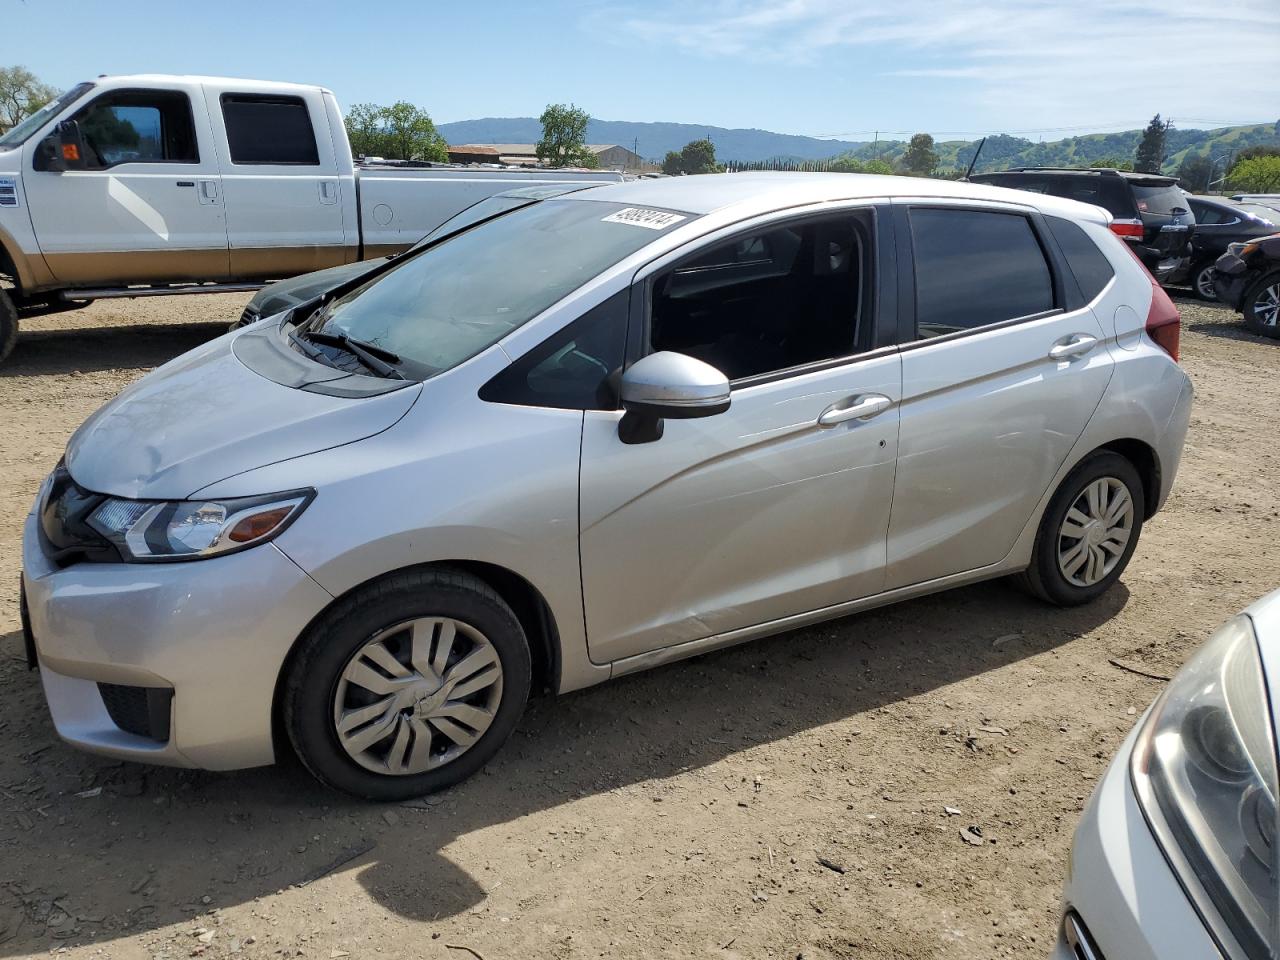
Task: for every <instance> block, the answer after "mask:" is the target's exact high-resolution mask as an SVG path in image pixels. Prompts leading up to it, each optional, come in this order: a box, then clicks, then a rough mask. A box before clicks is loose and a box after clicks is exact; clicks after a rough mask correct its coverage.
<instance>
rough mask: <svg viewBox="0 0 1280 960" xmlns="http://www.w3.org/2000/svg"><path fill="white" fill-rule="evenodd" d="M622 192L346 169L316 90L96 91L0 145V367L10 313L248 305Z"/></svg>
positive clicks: (246, 86) (342, 145) (529, 180)
mask: <svg viewBox="0 0 1280 960" xmlns="http://www.w3.org/2000/svg"><path fill="white" fill-rule="evenodd" d="M620 179H622V177H621V174H618V173H613V172H609V171H594V170H592V171H571V170H521V169H511V168H506V169H501V168H500V169H495V168H490V167H404V166H393V165H388V164H373V165H365V164H357V163H356V162H354V161H353V160H352V157H351V148H350V145H349V144H348V142H347V133H346V128H345V127H344V126H343V123H342V114H341V112H340V110H339V108H338V102H337V100H335V99H334V96H333V94H332V93H331V92H330V91H329V90H326V89H324V88H323V87H315V86H305V85H300V84H291V83H271V82H264V81H259V80H233V79H227V78H220V77H181V76H159V75H156V76H118V77H100V78H98V79H97V80H94V81H92V82H88V83H81V84H79V85H77V86H75V87H73V88H71V89H70V90H68V91H67V92H66V93H64V94H62V96H60V97H58V98H57V99H56V100H55V101H53V102H52V103H50V104H49V105H47V106H46V107H45V108H44V109H42V110H40V111H39V112H38V113H36V114H34V115H32V116H30V117H28V118H27V119H25V120H23V121H22V122H21V123H19V124H18V125H17V126H15V127H13V128H12V129H11V130H9V131H8V132H7V133H5V134H4V135H3V136H0V280H5V281H7V283H6V284H0V360H3V359H4V358H5V357H6V356H7V355H8V354H9V352H10V351H11V350H12V349H13V346H14V343H15V342H16V340H17V328H18V314H19V311H21V312H22V313H24V314H28V313H38V312H50V311H53V310H62V309H68V308H71V307H74V306H78V305H83V304H84V303H87V302H89V301H92V300H96V299H100V298H103V297H122V296H124V297H134V296H147V295H153V294H169V293H206V292H223V291H228V290H249V289H256V288H257V287H259V286H261V285H262V284H263V283H264V282H266V281H269V280H278V279H281V278H284V277H290V276H294V275H296V274H300V273H307V272H310V271H312V270H318V269H321V268H324V267H330V266H334V265H336V264H342V263H351V262H353V261H357V260H365V259H369V258H372V257H378V256H384V255H386V254H389V253H396V252H398V251H400V250H403V249H405V248H406V247H408V246H410V245H411V244H413V243H415V242H416V241H417V240H419V239H420V238H421V237H422V236H423V235H424V234H426V233H428V232H429V231H430V230H432V229H433V228H435V227H436V226H438V225H440V224H441V223H443V222H444V221H445V220H447V219H448V218H449V217H451V216H452V215H453V214H455V213H457V212H458V211H459V210H461V209H463V208H464V207H467V206H469V205H470V204H472V203H475V202H476V201H477V200H481V199H483V198H485V197H487V196H490V195H492V194H494V193H498V192H500V191H504V190H509V189H511V188H513V187H517V186H527V185H536V184H542V183H564V182H573V181H580V180H587V181H611V180H620Z"/></svg>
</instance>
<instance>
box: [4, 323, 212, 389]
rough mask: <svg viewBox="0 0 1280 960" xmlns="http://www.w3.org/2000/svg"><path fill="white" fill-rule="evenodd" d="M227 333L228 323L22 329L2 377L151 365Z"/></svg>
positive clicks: (84, 371) (38, 375)
mask: <svg viewBox="0 0 1280 960" xmlns="http://www.w3.org/2000/svg"><path fill="white" fill-rule="evenodd" d="M226 332H227V324H226V323H224V322H217V323H184V324H167V323H157V324H141V323H139V324H121V325H119V326H111V327H103V326H84V327H68V328H61V329H56V330H23V329H22V328H21V326H19V330H18V345H17V346H16V347H15V348H14V351H13V354H12V356H10V357H9V359H8V360H7V361H6V362H5V363H4V364H3V365H0V378H3V377H44V376H51V375H58V374H66V373H75V372H80V373H88V372H92V371H97V370H143V369H147V368H149V367H156V366H159V365H160V364H162V363H165V362H167V361H169V360H172V359H173V358H174V357H176V356H178V355H179V354H181V353H186V352H187V351H188V350H191V349H193V348H195V347H198V346H200V345H201V344H202V343H207V342H208V341H210V340H212V339H214V338H215V337H219V336H221V335H222V334H224V333H226Z"/></svg>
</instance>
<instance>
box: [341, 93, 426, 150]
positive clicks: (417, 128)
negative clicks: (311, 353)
mask: <svg viewBox="0 0 1280 960" xmlns="http://www.w3.org/2000/svg"><path fill="white" fill-rule="evenodd" d="M346 126H347V139H348V140H350V141H351V153H352V154H353V155H354V156H357V157H361V156H363V157H385V158H387V159H389V160H428V161H433V162H436V163H447V162H448V160H449V145H448V143H446V142H445V139H444V137H443V136H442V135H441V134H440V131H439V130H437V129H436V125H435V123H433V122H432V120H431V115H430V114H428V113H427V112H426V111H425V110H423V109H422V108H420V107H415V106H414V105H413V104H412V103H409V102H407V101H405V100H398V101H396V102H395V103H393V104H392V105H391V106H389V107H380V106H378V105H377V104H376V103H357V104H355V105H354V106H353V107H352V108H351V109H350V110H349V111H348V112H347V116H346Z"/></svg>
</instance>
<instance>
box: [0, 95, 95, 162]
mask: <svg viewBox="0 0 1280 960" xmlns="http://www.w3.org/2000/svg"><path fill="white" fill-rule="evenodd" d="M92 87H93V84H92V83H79V84H76V85H75V86H74V87H72V88H71V89H70V90H68V91H67V92H66V93H64V94H62V95H61V96H59V97H57V98H55V99H53V100H50V101H49V102H48V103H46V104H45V105H44V106H43V107H41V108H40V109H39V110H37V111H36V112H35V113H33V114H32V115H31V116H29V117H27V118H26V119H25V120H22V121H20V122H19V123H18V124H17V125H16V126H14V127H12V128H11V129H10V130H9V132H8V133H6V134H5V135H4V136H3V137H0V150H5V149H11V148H13V147H19V146H21V145H22V144H24V143H26V142H27V138H28V137H30V136H31V135H32V134H33V133H35V132H36V131H37V130H39V129H40V128H41V127H42V126H44V123H45V121H46V120H48V119H49V118H50V117H52V116H54V115H55V114H57V113H59V112H61V110H62V108H63V107H65V106H66V105H67V104H69V103H70V102H71V101H72V100H75V99H77V98H78V97H80V96H81V95H82V94H84V92H85V91H86V90H89V89H91V88H92Z"/></svg>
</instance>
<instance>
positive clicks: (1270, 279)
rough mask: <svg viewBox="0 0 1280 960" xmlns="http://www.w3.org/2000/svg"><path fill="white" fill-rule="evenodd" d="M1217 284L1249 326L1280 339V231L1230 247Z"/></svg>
mask: <svg viewBox="0 0 1280 960" xmlns="http://www.w3.org/2000/svg"><path fill="white" fill-rule="evenodd" d="M1213 286H1214V290H1215V292H1216V293H1217V294H1218V299H1219V300H1221V301H1222V302H1223V303H1225V304H1227V305H1228V306H1229V307H1231V308H1232V309H1235V310H1239V311H1240V312H1241V313H1242V314H1244V324H1245V326H1246V327H1248V328H1249V329H1250V330H1252V331H1253V332H1254V333H1257V334H1260V335H1262V336H1264V337H1275V338H1280V233H1277V234H1274V235H1272V236H1270V237H1261V238H1259V239H1257V240H1250V241H1248V242H1247V243H1233V244H1231V245H1230V246H1228V247H1227V252H1226V253H1224V254H1223V255H1222V256H1220V257H1219V258H1218V262H1217V263H1216V264H1215V269H1214V273H1213Z"/></svg>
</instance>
